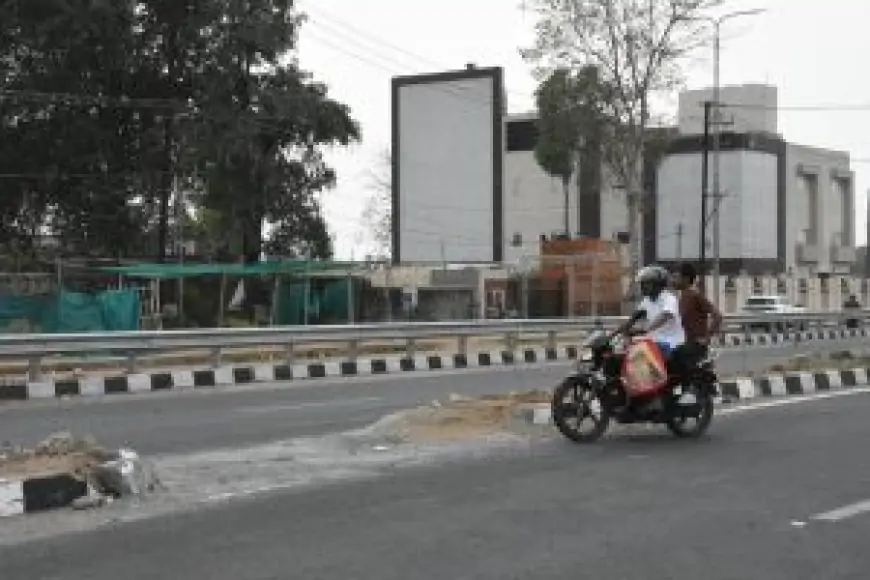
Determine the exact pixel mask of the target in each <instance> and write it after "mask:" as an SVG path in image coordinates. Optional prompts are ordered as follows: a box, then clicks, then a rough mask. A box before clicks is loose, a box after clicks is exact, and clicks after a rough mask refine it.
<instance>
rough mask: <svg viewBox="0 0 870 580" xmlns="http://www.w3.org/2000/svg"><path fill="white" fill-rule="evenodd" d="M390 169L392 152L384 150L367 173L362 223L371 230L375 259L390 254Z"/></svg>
mask: <svg viewBox="0 0 870 580" xmlns="http://www.w3.org/2000/svg"><path fill="white" fill-rule="evenodd" d="M391 170H392V154H391V153H390V151H389V150H386V151H384V152H382V153H381V154H380V156H379V159H378V163H377V166H376V167H375V168H374V169H373V170H372V171H371V172H370V173H369V178H370V184H369V187H368V189H369V197H368V200H366V207H365V210H363V223H365V224H366V226H367V227H368V228H369V230H370V232H371V236H372V238H373V240H374V243H375V254H376V258H377V259H387V258H389V257H390V255H391V247H392V242H393V214H392V205H393V185H392V178H391V177H390V172H391Z"/></svg>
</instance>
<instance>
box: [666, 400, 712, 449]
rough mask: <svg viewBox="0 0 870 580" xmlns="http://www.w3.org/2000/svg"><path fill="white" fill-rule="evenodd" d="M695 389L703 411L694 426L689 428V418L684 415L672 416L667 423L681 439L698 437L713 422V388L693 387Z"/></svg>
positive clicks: (669, 428)
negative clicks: (687, 424)
mask: <svg viewBox="0 0 870 580" xmlns="http://www.w3.org/2000/svg"><path fill="white" fill-rule="evenodd" d="M693 391H694V395H695V397H697V400H698V403H697V404H698V406H699V407H700V408H701V412H700V413H699V414H698V417H697V419H696V420H695V421H694V426H693V427H691V428H687V426H686V422H687V420H686V419H684V418H683V417H671V418H670V419H668V421H667V423H666V425H667V427H668V430H669V431H670V432H671V433H673V434H674V435H675V436H677V437H679V438H680V439H698V438H699V437H701V436H702V435H704V434H705V433H706V432H707V430H708V429H710V424H711V423H712V422H713V414H714V403H713V394H712V390H710V389H693Z"/></svg>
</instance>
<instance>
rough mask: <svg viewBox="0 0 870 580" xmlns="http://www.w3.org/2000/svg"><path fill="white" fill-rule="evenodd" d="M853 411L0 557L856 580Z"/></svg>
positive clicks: (216, 577)
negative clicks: (702, 438)
mask: <svg viewBox="0 0 870 580" xmlns="http://www.w3.org/2000/svg"><path fill="white" fill-rule="evenodd" d="M868 416H870V396H867V395H853V396H847V397H839V398H831V399H827V400H821V401H815V402H812V403H801V404H797V405H788V406H783V407H778V408H768V409H763V410H760V411H759V410H756V411H753V412H748V413H743V414H739V413H737V414H732V415H729V416H727V417H726V416H723V417H720V418H719V419H718V421H717V422H716V424H715V425H714V427H713V430H712V432H711V435H710V437H709V438H707V439H705V440H702V441H697V442H684V441H678V440H676V439H673V438H672V437H670V436H667V435H664V434H662V435H660V436H659V435H657V434H655V433H651V434H647V435H643V436H635V437H631V438H629V437H623V438H614V439H609V440H605V441H602V442H601V443H600V444H598V445H596V446H592V447H588V446H576V445H572V444H570V443H567V442H564V441H561V440H556V441H548V442H539V443H533V444H531V445H530V446H529V447H526V448H524V449H523V450H514V451H512V452H510V453H501V454H498V455H495V456H492V457H490V458H489V459H487V460H477V461H470V460H463V461H461V462H456V461H454V462H450V463H447V464H442V465H436V466H428V467H426V468H416V469H409V470H405V471H398V472H394V473H392V474H389V475H387V476H385V477H382V478H380V479H376V480H369V481H356V482H344V483H340V484H336V485H332V486H326V487H322V488H320V489H313V490H307V491H295V492H285V493H272V494H267V495H264V496H260V497H257V498H256V499H249V500H241V501H238V502H234V503H228V504H219V505H218V506H216V507H214V508H211V509H207V510H202V511H198V512H189V513H185V514H180V515H174V516H171V517H163V518H157V519H152V520H146V521H139V522H135V523H127V524H118V525H115V526H114V527H111V528H108V529H103V530H99V531H94V532H87V533H80V534H73V535H67V536H61V537H56V538H53V539H50V540H44V541H38V542H32V543H28V544H23V545H20V546H17V547H14V548H7V549H0V578H10V579H13V578H15V579H18V578H21V579H25V578H26V579H32V580H37V579H51V580H117V579H119V578H123V579H124V580H152V579H153V578H208V579H210V580H278V579H290V578H299V579H305V580H346V579H348V578H359V579H369V578H371V579H376V580H407V579H408V578H414V579H419V580H428V579H432V580H444V579H445V578H450V579H453V580H464V579H475V580H490V579H491V580H508V579H518V580H520V579H521V580H528V579H536V580H540V579H549V578H554V579H555V578H558V579H563V578H596V579H599V580H624V579H638V580H640V579H643V580H673V579H674V578H704V579H705V580H744V579H764V580H819V579H820V578H824V579H825V580H866V578H868V577H870V571H868V567H870V553H868V551H867V547H866V546H867V537H868V536H870V511H868V510H870V504H868V503H867V500H868V499H870V487H868V482H870V459H868V455H867V453H866V450H865V446H866V441H867V440H868V439H870V421H868V420H867V417H868Z"/></svg>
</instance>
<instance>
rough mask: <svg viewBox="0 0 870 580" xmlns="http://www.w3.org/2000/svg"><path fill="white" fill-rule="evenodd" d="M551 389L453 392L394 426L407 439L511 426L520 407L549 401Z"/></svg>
mask: <svg viewBox="0 0 870 580" xmlns="http://www.w3.org/2000/svg"><path fill="white" fill-rule="evenodd" d="M551 396H552V395H551V393H550V392H549V391H529V392H524V393H509V394H506V395H485V396H482V397H478V398H474V399H472V398H467V397H463V396H459V395H451V397H450V399H449V401H448V402H446V403H441V402H438V401H435V402H433V403H432V405H429V406H427V407H421V408H418V409H412V410H410V411H407V412H404V413H402V414H401V415H399V416H397V417H395V418H394V420H393V421H392V422H391V425H390V428H391V429H392V430H393V431H394V433H395V434H396V435H398V436H399V438H400V439H401V440H403V441H406V442H446V441H455V440H459V439H469V438H474V437H479V436H484V435H487V434H491V433H497V432H502V431H508V430H510V427H511V425H512V423H513V420H514V419H515V417H516V416H517V413H518V412H519V411H520V409H522V408H524V407H529V406H531V405H540V404H548V403H549V402H550V398H551Z"/></svg>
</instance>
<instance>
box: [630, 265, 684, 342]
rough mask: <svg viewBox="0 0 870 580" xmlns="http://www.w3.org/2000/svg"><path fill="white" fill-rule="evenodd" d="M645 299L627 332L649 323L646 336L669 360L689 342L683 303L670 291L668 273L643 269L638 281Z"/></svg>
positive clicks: (652, 268) (655, 267)
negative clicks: (636, 325) (682, 307)
mask: <svg viewBox="0 0 870 580" xmlns="http://www.w3.org/2000/svg"><path fill="white" fill-rule="evenodd" d="M635 281H636V282H637V284H638V286H639V287H640V292H641V295H642V296H643V298H642V299H641V301H640V304H638V308H637V312H635V314H634V316H632V318H631V320H629V321H628V323H626V324H625V326H624V327H623V331H624V332H628V330H629V329H630V328H631V327H632V326H634V324H635V323H637V322H638V321H640V320H645V321H646V325H645V328H644V330H645V334H647V335H648V336H649V337H650V338H652V339H653V340H654V341H655V342H656V343H657V344H658V345H659V348H661V349H662V354H664V355H665V356H669V355H670V354H671V353H672V352H673V351H674V349H675V348H677V347H678V346H680V345H682V344H684V343H685V342H686V334H685V332H684V331H683V321H682V320H681V318H680V301H679V300H678V299H677V296H676V295H675V294H674V293H673V292H671V291H670V290H668V272H667V271H666V270H665V269H664V268H660V267H658V266H647V267H645V268H641V270H640V271H639V272H638V273H637V277H636V279H635Z"/></svg>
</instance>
